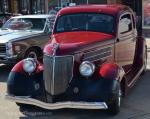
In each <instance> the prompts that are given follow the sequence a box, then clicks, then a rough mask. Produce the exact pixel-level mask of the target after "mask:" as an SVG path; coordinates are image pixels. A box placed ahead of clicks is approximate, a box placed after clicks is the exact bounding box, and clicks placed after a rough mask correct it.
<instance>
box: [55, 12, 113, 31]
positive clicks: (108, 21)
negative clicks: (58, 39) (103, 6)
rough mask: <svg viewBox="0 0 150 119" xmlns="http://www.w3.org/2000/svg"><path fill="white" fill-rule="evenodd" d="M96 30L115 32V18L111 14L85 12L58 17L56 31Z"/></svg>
mask: <svg viewBox="0 0 150 119" xmlns="http://www.w3.org/2000/svg"><path fill="white" fill-rule="evenodd" d="M73 31H95V32H103V33H113V31H114V18H113V16H111V15H106V14H95V13H83V14H81V13H80V14H71V15H64V16H61V17H59V18H58V21H57V24H56V27H55V32H73Z"/></svg>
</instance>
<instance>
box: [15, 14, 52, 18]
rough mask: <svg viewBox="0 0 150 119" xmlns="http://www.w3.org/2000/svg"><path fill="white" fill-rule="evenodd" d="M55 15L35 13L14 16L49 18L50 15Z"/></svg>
mask: <svg viewBox="0 0 150 119" xmlns="http://www.w3.org/2000/svg"><path fill="white" fill-rule="evenodd" d="M53 16H54V15H50V14H40V15H39V14H38V15H37V14H36V15H35V14H34V15H20V16H15V17H12V18H48V17H53Z"/></svg>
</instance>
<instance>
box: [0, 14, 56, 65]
mask: <svg viewBox="0 0 150 119" xmlns="http://www.w3.org/2000/svg"><path fill="white" fill-rule="evenodd" d="M54 20H55V16H54V15H24V16H16V17H12V18H11V19H10V20H8V21H7V22H6V23H5V24H4V25H3V26H2V28H1V29H0V63H5V64H9V63H16V62H17V61H19V60H21V59H23V58H25V57H37V58H40V57H41V56H42V50H43V47H44V45H45V44H46V43H47V42H48V40H49V38H50V34H51V32H52V25H53V22H54Z"/></svg>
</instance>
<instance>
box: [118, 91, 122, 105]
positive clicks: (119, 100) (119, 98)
mask: <svg viewBox="0 0 150 119" xmlns="http://www.w3.org/2000/svg"><path fill="white" fill-rule="evenodd" d="M118 92H119V94H118V106H119V107H120V105H121V96H122V93H121V90H120V89H119V91H118Z"/></svg>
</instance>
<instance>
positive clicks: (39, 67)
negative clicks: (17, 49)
mask: <svg viewBox="0 0 150 119" xmlns="http://www.w3.org/2000/svg"><path fill="white" fill-rule="evenodd" d="M23 62H24V60H21V61H20V62H18V63H17V64H16V65H15V66H14V67H13V68H12V70H11V72H18V73H23V74H26V72H25V71H24V69H23ZM43 70H44V69H43V64H41V63H40V62H38V61H37V67H36V70H35V72H34V73H35V74H36V73H40V72H43Z"/></svg>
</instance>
